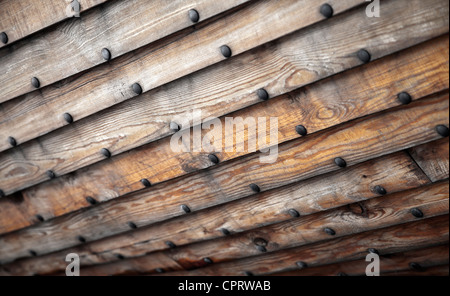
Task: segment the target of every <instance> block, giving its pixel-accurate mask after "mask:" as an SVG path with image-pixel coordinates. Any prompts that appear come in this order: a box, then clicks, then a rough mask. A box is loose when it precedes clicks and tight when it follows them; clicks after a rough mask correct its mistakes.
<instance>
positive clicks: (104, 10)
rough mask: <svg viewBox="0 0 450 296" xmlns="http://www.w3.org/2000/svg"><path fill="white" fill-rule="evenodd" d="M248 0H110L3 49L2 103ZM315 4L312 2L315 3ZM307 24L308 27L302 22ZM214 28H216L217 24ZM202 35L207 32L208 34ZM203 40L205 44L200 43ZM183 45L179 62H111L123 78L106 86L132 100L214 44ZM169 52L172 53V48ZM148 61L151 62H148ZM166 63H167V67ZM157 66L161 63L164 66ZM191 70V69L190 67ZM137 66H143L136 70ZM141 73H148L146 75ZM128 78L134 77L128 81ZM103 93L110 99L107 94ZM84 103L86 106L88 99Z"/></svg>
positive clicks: (0, 61)
mask: <svg viewBox="0 0 450 296" xmlns="http://www.w3.org/2000/svg"><path fill="white" fill-rule="evenodd" d="M247 1H248V0H229V1H221V2H217V1H214V0H195V1H184V0H173V1H169V2H168V1H165V0H153V1H147V0H132V1H110V2H108V3H107V4H105V5H104V6H102V7H97V8H93V9H91V10H89V11H88V12H86V13H85V14H84V15H83V17H82V18H74V19H72V20H68V21H66V22H64V23H61V24H59V25H58V26H57V27H56V28H55V29H53V30H47V31H45V32H42V33H40V34H38V35H36V36H33V39H32V40H31V41H30V40H23V41H20V42H18V43H16V44H13V45H12V46H10V47H8V48H7V49H5V50H3V51H0V65H1V72H0V81H2V82H3V83H2V84H1V85H0V93H2V96H1V98H0V102H5V101H8V100H10V99H12V98H15V97H17V96H20V95H23V94H26V93H29V92H32V91H33V90H35V88H34V87H33V86H32V85H31V83H30V81H31V78H32V77H37V78H38V79H39V81H40V86H41V87H44V86H48V85H51V84H53V83H55V82H57V81H60V80H62V79H65V78H67V77H70V76H72V75H75V74H78V73H81V72H83V71H85V70H87V69H90V68H92V67H95V66H97V65H100V64H103V63H105V62H106V61H105V59H104V58H103V56H102V53H101V51H102V49H103V48H108V49H109V51H110V53H111V55H112V57H113V58H116V57H119V56H122V55H124V54H126V53H128V52H131V51H133V50H135V49H137V48H140V47H142V46H145V45H146V44H149V43H152V42H154V41H156V40H159V39H161V38H164V37H165V36H168V35H170V34H172V33H174V32H177V31H180V30H183V29H185V28H187V27H190V26H192V25H193V23H192V21H191V20H190V19H189V16H188V11H189V10H190V9H193V8H195V9H197V10H198V11H199V14H200V15H201V19H202V20H204V19H207V18H210V17H212V16H214V15H216V14H218V13H221V12H223V11H225V10H228V9H231V8H233V7H236V6H238V5H240V4H242V3H245V2H247ZM352 1H353V2H357V1H355V0H346V2H352ZM284 2H285V4H286V5H287V6H289V4H290V3H286V2H293V1H289V0H286V1H284ZM310 2H313V1H312V0H310ZM264 6H267V5H264ZM280 6H282V5H280ZM353 6H354V5H353ZM307 7H308V8H311V4H309V5H307ZM341 7H342V6H341ZM344 7H346V5H344ZM292 8H295V7H292ZM273 9H274V8H272V9H269V11H273ZM265 12H267V11H265ZM318 15H319V14H318V13H317V15H315V16H314V17H309V18H308V20H307V21H310V22H311V23H314V22H315V21H317V18H318ZM307 21H306V22H307ZM245 22H246V24H245V25H243V24H242V21H241V22H240V23H239V25H237V24H236V25H235V26H236V29H240V28H242V27H243V26H244V27H245V26H246V28H248V27H249V26H250V27H251V24H249V23H248V20H245ZM252 23H253V22H252ZM280 23H281V22H280ZM285 24H286V23H285ZM302 24H305V23H304V22H302ZM222 25H223V23H222ZM287 25H289V24H287ZM266 27H267V26H266ZM215 28H216V29H217V25H216V27H215ZM230 29H234V28H230ZM201 31H202V32H204V31H205V30H201ZM222 31H224V32H226V33H228V34H226V33H222V36H218V34H219V33H216V34H214V37H218V38H219V37H222V38H224V36H223V35H225V36H227V35H230V34H229V33H230V31H228V30H222ZM209 32H211V31H209ZM243 32H246V33H247V34H251V33H255V29H254V28H253V30H252V31H250V30H248V32H247V31H245V30H244V31H243ZM256 32H258V31H256ZM194 35H196V36H195V38H197V37H202V35H201V33H199V34H194ZM244 36H245V35H244ZM211 37H212V36H210V38H211ZM227 37H228V36H227ZM240 37H242V36H240ZM191 38H192V37H191ZM226 39H227V38H226ZM249 39H251V37H249ZM191 41H192V39H191ZM200 41H201V44H199V43H200ZM221 41H224V40H221ZM248 41H249V43H248V44H247V45H248V46H249V48H252V47H254V46H255V42H258V41H257V38H256V40H255V38H253V40H248ZM252 41H253V42H252ZM180 42H181V43H182V44H184V43H185V42H186V43H187V44H186V46H185V47H184V48H180V44H174V45H173V47H174V48H177V49H178V50H179V52H178V58H177V57H176V56H175V57H174V56H171V58H168V56H167V55H165V56H164V57H162V58H161V57H160V58H159V59H158V58H155V57H149V56H148V54H149V52H147V53H146V55H144V56H143V58H142V59H140V60H138V61H134V62H130V63H129V64H128V65H127V66H128V68H120V69H118V68H116V67H115V64H106V65H105V66H104V68H103V75H105V74H107V72H105V70H106V69H109V68H110V67H111V66H113V65H114V66H113V68H115V69H116V71H121V72H122V75H121V77H116V78H115V80H114V79H113V80H112V81H111V80H110V81H109V83H107V87H108V88H112V89H111V92H112V91H114V92H118V93H119V95H120V96H122V97H123V96H127V97H128V98H129V94H130V93H131V89H130V86H131V85H132V84H133V83H135V82H137V81H139V82H141V80H143V81H142V82H141V83H142V84H141V86H142V87H143V89H146V90H148V89H149V87H150V86H152V87H154V83H155V80H156V81H157V80H159V78H157V77H160V76H170V78H168V77H165V78H166V79H167V78H168V79H170V80H169V81H171V80H173V79H176V78H178V77H180V76H178V77H177V76H176V75H177V74H175V73H177V72H178V71H176V70H175V71H164V70H163V69H170V67H168V68H166V67H167V66H169V65H170V61H172V63H173V61H174V60H175V61H177V62H180V59H181V60H183V59H184V57H182V56H181V55H183V54H187V56H188V57H189V58H190V59H191V61H192V59H195V60H202V58H201V56H199V55H198V52H197V55H194V51H195V50H196V48H195V47H196V46H202V44H203V46H204V47H206V46H211V42H207V39H200V40H197V43H195V42H194V43H192V42H189V40H182V41H180ZM221 45H222V44H221ZM191 46H192V47H191ZM219 46H220V45H219ZM190 47H191V48H190ZM189 48H190V52H189ZM198 49H200V48H198ZM214 49H216V48H214ZM247 49H248V48H247ZM167 50H170V49H169V48H167ZM216 50H217V49H216ZM243 51H245V50H243ZM213 52H214V53H215V51H214V50H209V54H207V53H208V52H207V51H203V52H202V53H203V54H204V56H205V57H208V58H209V59H205V58H204V59H203V61H202V62H204V63H205V64H204V65H203V66H202V67H205V66H207V65H208V64H212V63H213V61H216V62H217V61H218V56H217V55H211V53H213ZM236 53H237V51H236ZM131 56H134V58H136V55H135V54H134V53H130V55H129V56H128V59H130V58H131ZM150 56H151V55H150ZM68 57H70V58H68ZM146 60H147V62H146ZM148 60H150V61H152V62H150V63H149V62H148ZM154 60H155V61H156V60H157V63H156V64H155V63H154V62H153V61H154ZM62 61H64V62H62ZM163 61H166V62H165V64H164V63H163ZM186 61H188V60H186ZM158 63H162V64H160V65H159V64H158ZM191 64H194V65H195V64H196V62H191ZM158 65H159V66H160V67H159V66H158ZM186 66H187V68H189V63H188V65H186ZM136 67H138V68H137V69H136ZM197 67H198V68H201V67H199V65H197ZM181 68H183V67H180V65H178V69H181ZM141 70H142V71H143V73H141ZM187 70H190V69H187ZM157 71H158V72H159V71H160V72H159V74H158V75H155V72H157ZM132 73H133V74H132ZM149 73H151V75H147V74H149ZM162 73H173V74H174V75H167V74H166V75H164V74H162ZM128 74H129V75H132V76H131V77H128ZM109 76H111V75H109ZM181 76H183V75H181ZM143 77H144V78H143ZM108 78H110V77H108ZM127 81H128V83H127ZM166 82H167V81H166ZM114 85H116V86H114ZM72 87H74V85H72ZM102 88H103V89H104V88H106V87H105V86H103V87H102ZM91 91H92V90H91ZM88 94H89V92H87V93H84V96H85V97H86V96H87V95H88ZM103 95H106V93H104V94H103ZM116 96H117V95H116ZM92 99H93V98H92ZM84 102H86V98H85V100H84ZM77 103H78V104H80V103H81V102H80V101H79V102H77Z"/></svg>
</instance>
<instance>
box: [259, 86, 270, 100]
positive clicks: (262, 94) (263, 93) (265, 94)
mask: <svg viewBox="0 0 450 296" xmlns="http://www.w3.org/2000/svg"><path fill="white" fill-rule="evenodd" d="M256 94H257V95H258V98H259V99H260V100H263V101H267V100H268V99H269V93H268V92H267V90H265V89H264V88H260V89H258V90H257V91H256Z"/></svg>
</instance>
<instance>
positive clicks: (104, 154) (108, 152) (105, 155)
mask: <svg viewBox="0 0 450 296" xmlns="http://www.w3.org/2000/svg"><path fill="white" fill-rule="evenodd" d="M100 153H101V154H103V156H104V157H106V158H110V157H111V152H110V151H109V150H108V149H106V148H102V150H100Z"/></svg>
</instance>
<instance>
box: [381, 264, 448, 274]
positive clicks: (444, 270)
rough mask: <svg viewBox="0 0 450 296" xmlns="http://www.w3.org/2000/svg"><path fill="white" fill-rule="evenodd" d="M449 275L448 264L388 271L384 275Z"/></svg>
mask: <svg viewBox="0 0 450 296" xmlns="http://www.w3.org/2000/svg"><path fill="white" fill-rule="evenodd" d="M448 275H449V267H448V264H446V265H440V266H433V267H430V268H427V269H425V270H420V271H419V270H408V271H403V272H393V273H388V274H386V276H447V277H448Z"/></svg>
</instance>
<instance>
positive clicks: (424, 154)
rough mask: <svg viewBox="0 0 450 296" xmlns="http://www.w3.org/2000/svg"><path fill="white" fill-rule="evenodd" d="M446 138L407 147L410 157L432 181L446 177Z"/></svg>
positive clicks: (447, 170) (447, 154)
mask: <svg viewBox="0 0 450 296" xmlns="http://www.w3.org/2000/svg"><path fill="white" fill-rule="evenodd" d="M448 146H449V142H448V138H444V139H441V140H438V141H436V142H431V143H427V144H424V145H420V146H417V147H413V148H411V149H409V153H410V154H411V157H412V158H413V159H414V160H415V161H416V162H417V164H418V165H419V166H420V168H421V169H422V170H423V171H424V172H425V173H426V174H427V176H428V177H429V178H430V180H431V181H432V182H437V181H440V180H444V179H448V175H449V173H448V172H449V168H448V166H449V165H448V162H449V161H448V158H449V149H448Z"/></svg>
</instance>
